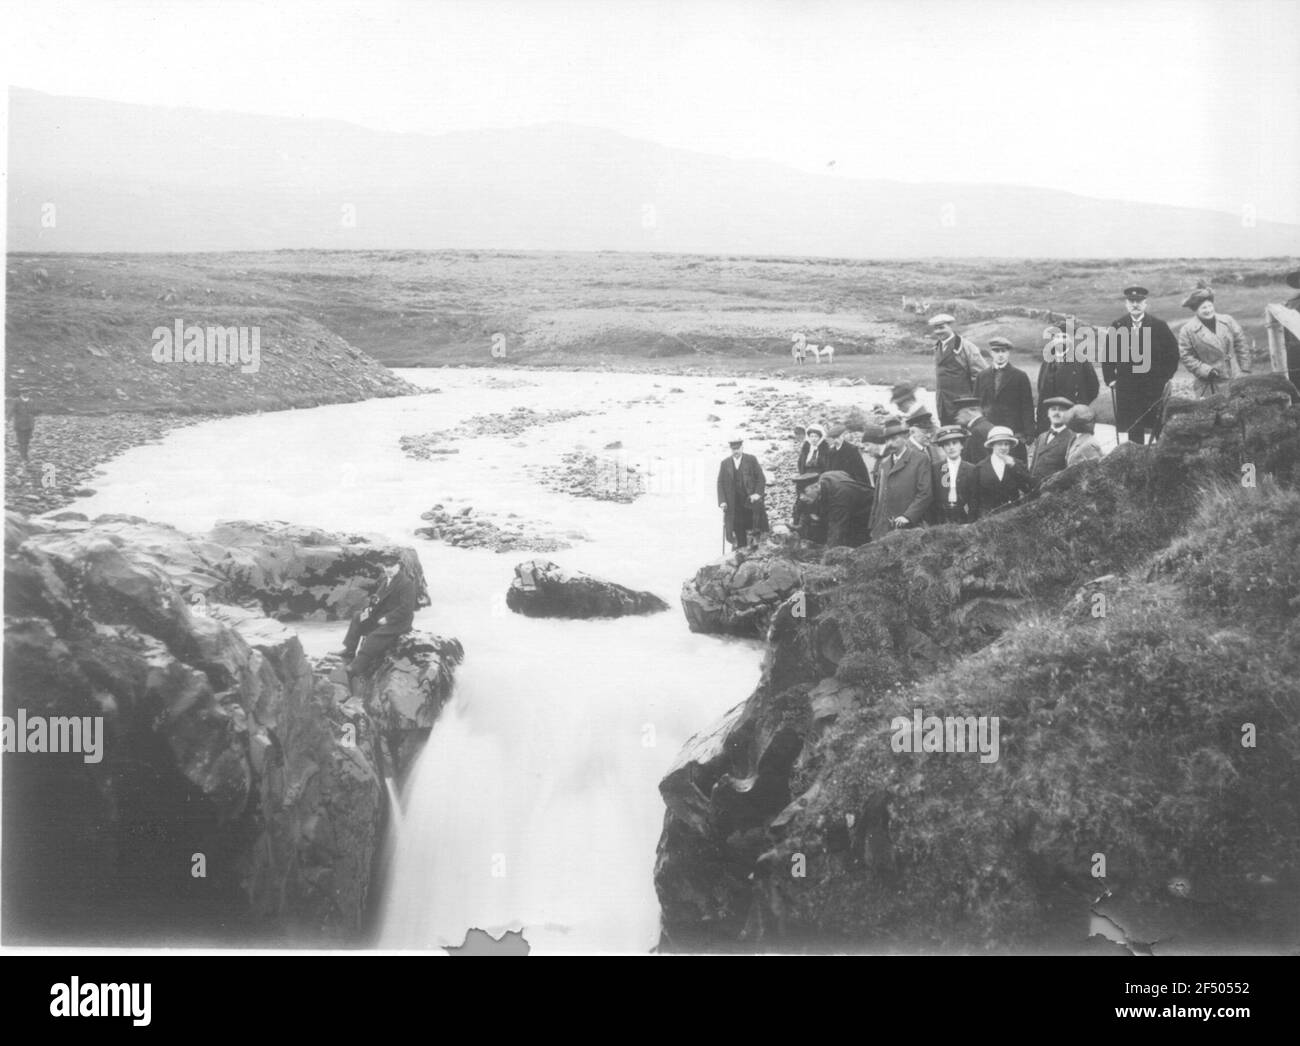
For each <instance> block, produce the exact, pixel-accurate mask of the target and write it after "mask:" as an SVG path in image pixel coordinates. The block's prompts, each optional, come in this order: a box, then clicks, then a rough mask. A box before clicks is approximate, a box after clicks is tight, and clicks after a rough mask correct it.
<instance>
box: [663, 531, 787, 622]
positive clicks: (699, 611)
mask: <svg viewBox="0 0 1300 1046" xmlns="http://www.w3.org/2000/svg"><path fill="white" fill-rule="evenodd" d="M803 574H804V567H803V565H802V564H800V563H797V562H793V561H791V560H790V559H788V558H786V557H785V556H784V555H783V554H782V553H781V552H780V551H779V550H776V549H773V548H772V547H771V546H767V547H765V548H764V549H762V550H761V551H759V552H758V553H756V554H752V555H750V554H741V555H739V556H735V555H733V556H729V557H728V558H727V560H726V561H725V562H722V563H711V564H709V565H708V566H704V567H701V568H700V569H699V570H698V571H696V573H695V577H693V578H691V580H689V581H685V582H683V583H682V610H683V611H684V612H685V614H686V623H687V624H688V625H689V626H690V629H691V631H692V632H711V633H725V634H729V635H737V636H759V637H762V636H763V635H765V634H766V632H767V626H768V624H769V622H770V621H771V618H772V613H773V611H774V610H775V609H776V608H777V607H778V606H779V605H780V604H781V603H782V601H784V600H785V599H786V598H787V597H789V596H790V594H791V593H793V592H795V591H798V590H799V589H800V588H801V587H802V584H803Z"/></svg>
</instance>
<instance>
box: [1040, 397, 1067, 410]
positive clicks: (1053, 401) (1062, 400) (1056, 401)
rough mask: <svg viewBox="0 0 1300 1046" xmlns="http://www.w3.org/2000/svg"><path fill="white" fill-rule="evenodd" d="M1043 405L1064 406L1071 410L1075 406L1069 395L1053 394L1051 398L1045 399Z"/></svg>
mask: <svg viewBox="0 0 1300 1046" xmlns="http://www.w3.org/2000/svg"><path fill="white" fill-rule="evenodd" d="M1042 405H1043V406H1044V407H1064V408H1066V410H1069V409H1070V408H1071V407H1073V406H1074V400H1072V399H1070V398H1069V397H1067V396H1053V397H1051V398H1050V399H1045V400H1043V403H1042Z"/></svg>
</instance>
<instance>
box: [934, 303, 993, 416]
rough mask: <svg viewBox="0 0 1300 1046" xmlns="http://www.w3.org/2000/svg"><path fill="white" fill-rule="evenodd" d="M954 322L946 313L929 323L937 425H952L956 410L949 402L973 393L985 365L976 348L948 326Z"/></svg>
mask: <svg viewBox="0 0 1300 1046" xmlns="http://www.w3.org/2000/svg"><path fill="white" fill-rule="evenodd" d="M956 322H957V321H956V319H955V318H954V317H952V316H949V315H948V314H947V313H946V312H942V313H940V314H939V315H938V316H935V317H933V318H932V319H931V320H930V328H931V330H933V331H934V333H935V336H936V338H937V340H936V341H935V343H934V382H935V384H934V388H935V394H934V395H935V404H936V406H937V408H938V411H939V424H940V425H954V424H956V422H957V410H956V408H955V407H954V406H953V402H954V401H955V400H957V399H960V398H961V397H962V396H969V395H970V394H971V393H973V392H974V391H975V379H976V378H977V377H978V376H979V373H980V371H982V370H984V369H985V368H986V367H987V366H988V361H987V360H985V359H984V356H983V354H982V353H981V352H980V350H979V346H978V345H976V344H975V343H974V342H973V341H970V340H969V339H967V338H963V337H962V336H961V335H960V334H958V333H957V332H956V331H955V330H953V327H952V325H953V324H954V323H956Z"/></svg>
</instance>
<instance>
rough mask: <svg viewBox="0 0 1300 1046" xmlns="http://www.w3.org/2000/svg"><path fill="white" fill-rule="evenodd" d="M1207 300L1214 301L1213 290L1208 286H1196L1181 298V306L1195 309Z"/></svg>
mask: <svg viewBox="0 0 1300 1046" xmlns="http://www.w3.org/2000/svg"><path fill="white" fill-rule="evenodd" d="M1207 301H1214V291H1212V290H1210V288H1209V287H1197V288H1196V290H1194V291H1192V293H1191V294H1189V295H1188V296H1187V297H1186V298H1184V299H1183V308H1184V309H1192V310H1193V311H1195V310H1196V309H1199V308H1200V307H1201V305H1202V304H1203V303H1204V302H1207Z"/></svg>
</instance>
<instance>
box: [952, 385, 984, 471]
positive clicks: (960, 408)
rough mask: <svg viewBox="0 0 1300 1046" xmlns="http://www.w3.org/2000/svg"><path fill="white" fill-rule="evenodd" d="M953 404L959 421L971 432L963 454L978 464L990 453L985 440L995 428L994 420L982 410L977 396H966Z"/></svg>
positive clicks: (968, 459)
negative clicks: (985, 445) (985, 447)
mask: <svg viewBox="0 0 1300 1046" xmlns="http://www.w3.org/2000/svg"><path fill="white" fill-rule="evenodd" d="M953 406H954V407H956V408H957V423H958V424H959V425H961V427H962V428H964V429H965V430H966V431H967V432H968V433H969V434H970V439H968V440H967V441H966V446H965V448H964V449H963V450H962V452H961V456H962V457H963V458H965V459H966V460H967V461H969V462H970V463H971V464H972V465H978V464H979V463H980V462H981V461H983V460H984V458H985V457H986V456H987V455H988V451H986V450H985V449H984V441H985V440H986V439H987V438H988V434H989V430H991V429H992V428H993V422H991V421H989V419H988V418H986V417H985V416H984V412H983V411H982V410H980V401H979V398H978V397H976V396H964V397H962V398H961V399H959V400H957V402H956V403H954V404H953Z"/></svg>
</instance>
